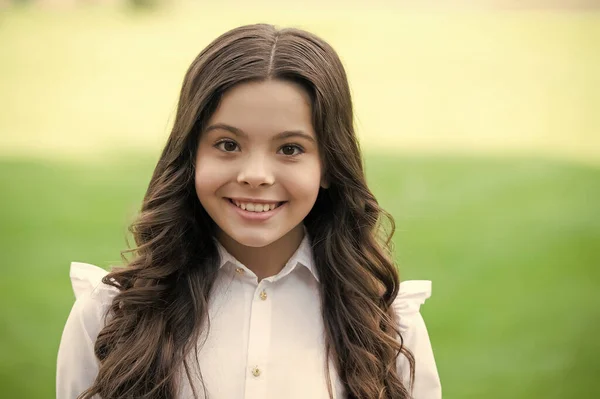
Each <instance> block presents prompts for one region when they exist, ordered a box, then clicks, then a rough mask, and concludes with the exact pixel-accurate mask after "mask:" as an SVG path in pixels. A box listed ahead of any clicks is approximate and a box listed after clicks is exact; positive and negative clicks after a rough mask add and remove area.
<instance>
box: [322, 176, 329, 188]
mask: <svg viewBox="0 0 600 399" xmlns="http://www.w3.org/2000/svg"><path fill="white" fill-rule="evenodd" d="M321 187H323V188H329V182H328V181H327V179H325V177H322V178H321Z"/></svg>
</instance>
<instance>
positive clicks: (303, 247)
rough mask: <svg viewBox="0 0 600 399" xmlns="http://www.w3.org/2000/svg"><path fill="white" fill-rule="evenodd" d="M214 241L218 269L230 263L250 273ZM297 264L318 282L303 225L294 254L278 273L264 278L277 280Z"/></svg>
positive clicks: (309, 244) (308, 239) (306, 233)
mask: <svg viewBox="0 0 600 399" xmlns="http://www.w3.org/2000/svg"><path fill="white" fill-rule="evenodd" d="M215 243H216V245H217V249H218V251H219V257H220V264H219V269H221V268H223V267H224V266H225V265H227V264H232V265H234V266H236V267H241V268H243V269H244V270H246V271H247V272H250V273H252V272H251V271H250V269H248V268H247V267H246V266H245V265H243V264H242V263H241V262H240V261H239V260H237V259H236V258H235V257H234V256H233V255H231V254H230V253H229V252H228V251H227V250H226V249H225V247H223V245H221V243H220V242H219V240H217V239H215ZM298 265H300V266H302V267H306V268H307V269H308V270H309V271H310V273H311V274H312V275H313V276H314V278H315V280H317V282H319V275H318V273H317V270H316V266H315V262H314V257H313V252H312V245H311V241H310V237H309V236H308V232H307V230H306V227H304V238H303V239H302V241H301V242H300V245H299V246H298V248H297V249H296V251H295V252H294V254H293V255H292V256H291V257H290V259H289V260H288V261H287V263H286V264H285V266H284V267H283V269H281V271H280V272H279V273H277V274H276V275H275V276H271V277H268V278H266V279H265V280H272V281H277V280H279V279H281V278H283V277H285V276H287V275H288V274H289V273H291V272H292V271H293V270H294V269H295V268H296V266H298Z"/></svg>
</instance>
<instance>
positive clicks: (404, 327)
mask: <svg viewBox="0 0 600 399" xmlns="http://www.w3.org/2000/svg"><path fill="white" fill-rule="evenodd" d="M429 297H431V281H429V280H411V281H404V282H402V283H401V284H400V289H399V292H398V295H397V296H396V299H395V300H394V302H393V305H392V306H393V309H394V311H395V313H396V315H397V319H398V327H399V330H400V333H401V335H402V344H403V345H404V346H405V347H406V348H408V349H409V351H410V352H411V354H412V355H413V356H414V366H415V367H414V373H415V374H414V376H415V379H414V384H412V393H413V397H414V398H415V399H440V398H441V397H442V388H441V384H440V377H439V375H438V372H437V367H436V363H435V357H434V355H433V347H432V345H431V341H430V339H429V333H428V331H427V327H426V325H425V320H424V319H423V317H422V316H421V312H420V309H421V305H423V304H424V303H425V301H426V300H427V299H428V298H429ZM397 366H398V371H399V373H400V375H401V376H402V379H403V381H404V383H405V384H407V385H408V384H410V367H409V363H408V361H407V358H406V357H405V356H399V357H398V362H397Z"/></svg>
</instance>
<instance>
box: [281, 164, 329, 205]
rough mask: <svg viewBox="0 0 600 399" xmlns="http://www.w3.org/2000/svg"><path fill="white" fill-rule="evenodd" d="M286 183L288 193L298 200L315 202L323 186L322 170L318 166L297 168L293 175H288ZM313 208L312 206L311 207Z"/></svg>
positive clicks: (284, 179) (283, 178)
mask: <svg viewBox="0 0 600 399" xmlns="http://www.w3.org/2000/svg"><path fill="white" fill-rule="evenodd" d="M282 180H283V181H285V186H286V188H287V191H288V192H289V193H290V194H291V195H292V197H294V198H295V199H297V200H300V199H301V200H303V201H311V202H314V201H315V200H316V198H317V194H318V193H319V186H320V184H321V169H320V167H319V165H318V164H315V165H306V166H304V167H302V168H296V169H295V170H294V171H293V173H292V172H290V173H287V174H285V176H284V177H282ZM311 206H312V205H311Z"/></svg>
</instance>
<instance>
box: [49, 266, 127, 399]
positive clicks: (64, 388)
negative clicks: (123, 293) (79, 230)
mask: <svg viewBox="0 0 600 399" xmlns="http://www.w3.org/2000/svg"><path fill="white" fill-rule="evenodd" d="M107 273H108V272H107V271H106V270H104V269H101V268H99V267H98V266H94V265H90V264H86V263H78V262H73V263H71V270H70V277H71V284H72V286H73V291H74V292H75V297H76V300H75V304H74V305H73V308H72V309H71V313H70V314H69V317H68V319H67V322H66V324H65V328H64V330H63V334H62V338H61V341H60V346H59V349H58V359H57V367H56V397H57V398H60V399H75V398H77V397H78V396H79V395H80V394H81V393H82V392H83V391H85V390H86V389H87V388H89V387H90V386H91V385H92V383H93V382H94V380H95V379H96V375H97V374H98V361H97V359H96V355H95V353H94V344H95V342H96V338H97V336H98V333H99V332H100V330H101V329H102V328H103V326H104V315H105V314H106V311H107V309H108V307H109V306H110V304H111V303H112V299H113V297H114V295H115V294H116V293H117V292H118V290H117V289H116V288H114V287H111V286H108V285H106V284H104V283H102V278H103V277H104V276H105V275H106V274H107Z"/></svg>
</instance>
